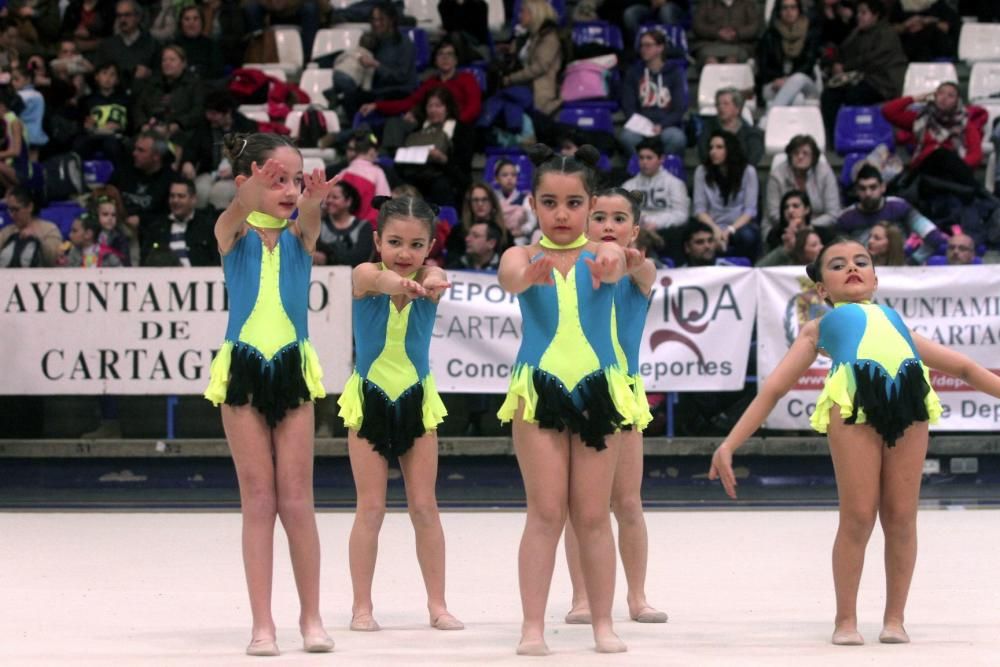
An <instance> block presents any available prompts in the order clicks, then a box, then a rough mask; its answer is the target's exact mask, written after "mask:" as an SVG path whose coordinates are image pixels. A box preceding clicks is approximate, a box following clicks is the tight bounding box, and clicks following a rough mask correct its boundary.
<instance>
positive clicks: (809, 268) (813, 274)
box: [806, 262, 819, 283]
mask: <svg viewBox="0 0 1000 667" xmlns="http://www.w3.org/2000/svg"><path fill="white" fill-rule="evenodd" d="M817 268H818V267H817V266H816V262H809V263H808V264H806V275H807V276H809V280H811V281H813V282H814V283H818V282H819V272H818V271H817Z"/></svg>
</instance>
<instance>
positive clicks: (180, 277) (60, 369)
mask: <svg viewBox="0 0 1000 667" xmlns="http://www.w3.org/2000/svg"><path fill="white" fill-rule="evenodd" d="M350 280H351V276H350V268H349V267H316V268H314V269H313V272H312V283H311V285H310V288H309V311H310V312H309V336H310V339H311V340H312V343H313V345H314V346H315V348H316V351H317V354H318V355H319V359H320V363H321V364H322V366H323V370H324V373H325V375H324V377H323V384H324V385H325V386H326V388H327V391H329V392H331V393H336V392H339V391H340V389H341V387H343V385H344V382H345V381H346V380H347V377H348V375H349V374H350V370H351V291H350ZM0 304H2V307H3V310H2V312H0V330H2V331H3V336H4V340H5V341H6V342H7V345H6V346H5V347H6V348H7V353H6V354H4V355H0V378H2V379H0V394H50V395H51V394H103V393H109V394H200V393H202V392H203V391H204V390H205V386H206V385H207V384H208V371H209V366H210V365H211V362H212V358H213V356H214V354H215V352H216V351H217V350H218V349H219V346H220V345H221V344H222V341H223V337H224V335H225V332H226V322H227V319H228V304H227V299H226V290H225V281H224V280H223V277H222V269H221V268H186V269H183V270H177V269H163V268H146V269H142V268H135V269H122V268H116V269H86V270H84V269H9V270H2V271H0Z"/></svg>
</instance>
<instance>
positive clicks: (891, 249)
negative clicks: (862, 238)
mask: <svg viewBox="0 0 1000 667" xmlns="http://www.w3.org/2000/svg"><path fill="white" fill-rule="evenodd" d="M866 247H867V248H868V252H869V253H870V254H871V256H872V261H873V262H874V263H875V266H905V265H906V251H905V249H904V248H903V233H902V232H901V231H900V230H899V227H898V226H896V225H894V224H892V223H889V222H877V223H875V225H874V226H873V227H872V228H871V230H869V232H868V243H867V244H866Z"/></svg>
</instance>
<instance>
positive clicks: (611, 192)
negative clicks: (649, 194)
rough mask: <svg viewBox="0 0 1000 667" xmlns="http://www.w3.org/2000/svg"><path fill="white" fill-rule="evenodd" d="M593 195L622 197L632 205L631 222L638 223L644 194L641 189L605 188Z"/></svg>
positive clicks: (644, 197)
mask: <svg viewBox="0 0 1000 667" xmlns="http://www.w3.org/2000/svg"><path fill="white" fill-rule="evenodd" d="M594 196H595V197H622V198H624V199H625V201H627V202H628V203H629V204H630V205H631V206H632V224H633V225H638V224H639V216H640V213H641V212H642V202H643V201H644V200H645V199H646V195H644V194H643V193H642V191H641V190H626V189H625V188H605V189H604V190H599V191H598V192H596V193H595V194H594Z"/></svg>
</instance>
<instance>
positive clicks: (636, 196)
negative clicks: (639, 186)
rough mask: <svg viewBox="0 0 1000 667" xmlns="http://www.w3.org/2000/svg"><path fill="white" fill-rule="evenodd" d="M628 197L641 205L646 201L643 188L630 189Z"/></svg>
mask: <svg viewBox="0 0 1000 667" xmlns="http://www.w3.org/2000/svg"><path fill="white" fill-rule="evenodd" d="M628 198H629V199H631V200H632V201H633V202H635V203H636V204H639V205H640V206H642V203H643V202H644V201H646V195H645V194H644V193H643V191H642V190H629V191H628Z"/></svg>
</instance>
